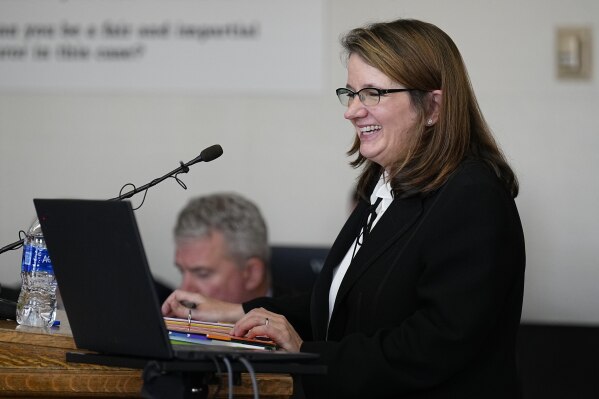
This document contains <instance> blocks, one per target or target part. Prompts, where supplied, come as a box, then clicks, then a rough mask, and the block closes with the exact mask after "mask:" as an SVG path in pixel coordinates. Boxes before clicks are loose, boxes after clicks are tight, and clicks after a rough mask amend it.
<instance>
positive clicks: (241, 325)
mask: <svg viewBox="0 0 599 399" xmlns="http://www.w3.org/2000/svg"><path fill="white" fill-rule="evenodd" d="M231 335H235V336H237V337H243V336H247V337H248V338H255V337H257V336H267V337H269V338H270V339H272V340H273V341H275V342H276V343H277V345H279V347H281V349H283V350H285V351H288V352H299V350H300V347H301V346H302V343H303V342H304V341H302V339H301V338H300V336H299V334H298V333H297V332H296V331H295V329H294V328H293V326H292V325H291V324H290V323H289V322H288V321H287V319H286V318H285V316H281V315H280V314H277V313H273V312H269V311H268V310H266V309H264V308H257V309H252V310H250V311H249V312H248V313H247V314H246V315H245V316H243V317H242V318H241V319H239V321H238V322H237V323H235V327H233V331H232V332H231Z"/></svg>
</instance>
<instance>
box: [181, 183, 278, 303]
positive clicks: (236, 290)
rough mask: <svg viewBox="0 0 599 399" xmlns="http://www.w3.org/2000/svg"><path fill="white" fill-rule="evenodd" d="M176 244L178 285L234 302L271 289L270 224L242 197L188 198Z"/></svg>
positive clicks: (221, 195) (185, 289) (217, 195)
mask: <svg viewBox="0 0 599 399" xmlns="http://www.w3.org/2000/svg"><path fill="white" fill-rule="evenodd" d="M175 245H176V249H175V265H176V266H177V268H178V269H179V271H180V272H181V277H182V280H181V285H180V287H179V289H180V290H183V291H189V292H195V293H199V294H202V295H204V296H207V297H210V298H214V299H219V300H221V301H227V302H236V303H241V302H245V301H248V300H250V299H253V298H256V297H262V296H268V295H270V294H271V292H270V272H269V268H268V264H269V261H270V248H269V246H268V239H267V228H266V223H265V222H264V219H263V217H262V215H261V213H260V210H259V209H258V208H257V207H256V205H254V204H253V203H252V202H250V201H249V200H247V199H245V198H243V197H242V196H240V195H237V194H213V195H207V196H201V197H197V198H194V199H192V200H190V201H189V203H188V204H187V205H186V206H185V208H183V209H182V210H181V212H180V213H179V216H178V218H177V224H176V226H175Z"/></svg>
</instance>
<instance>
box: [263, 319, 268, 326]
mask: <svg viewBox="0 0 599 399" xmlns="http://www.w3.org/2000/svg"><path fill="white" fill-rule="evenodd" d="M268 323H269V320H268V317H267V318H266V320H265V321H264V325H265V326H268Z"/></svg>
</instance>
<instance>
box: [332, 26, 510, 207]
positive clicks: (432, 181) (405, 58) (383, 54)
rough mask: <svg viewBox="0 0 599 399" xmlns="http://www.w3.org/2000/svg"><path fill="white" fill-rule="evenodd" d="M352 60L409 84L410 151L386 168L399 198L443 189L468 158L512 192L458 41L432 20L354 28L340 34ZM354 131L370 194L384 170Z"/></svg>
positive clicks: (362, 182) (364, 187) (363, 192)
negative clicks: (363, 150)
mask: <svg viewBox="0 0 599 399" xmlns="http://www.w3.org/2000/svg"><path fill="white" fill-rule="evenodd" d="M341 44H342V46H343V49H344V51H345V54H346V56H347V57H349V56H350V55H352V54H357V55H359V56H360V57H361V58H362V59H363V60H364V61H365V62H367V63H368V64H369V65H371V66H373V67H375V68H377V69H378V70H380V71H381V72H383V73H384V74H385V75H387V76H388V77H389V78H391V79H392V80H394V81H395V82H397V83H399V84H401V85H403V86H404V87H407V88H413V89H417V90H415V91H411V92H409V95H410V99H411V104H412V107H413V108H414V110H415V111H416V113H417V115H418V119H417V120H418V121H417V122H416V125H415V127H414V128H413V131H412V132H410V134H409V139H408V143H407V146H406V147H407V148H405V149H403V150H402V153H401V154H397V160H396V162H395V163H394V164H392V166H391V167H390V168H389V170H388V172H389V178H390V180H391V187H392V190H393V193H394V195H395V197H408V196H412V195H425V194H427V193H430V192H432V191H434V190H436V189H438V188H439V187H440V186H442V185H443V184H444V183H445V182H446V181H447V179H448V178H449V176H450V175H451V173H452V172H454V171H455V170H456V168H457V167H458V166H459V164H460V163H461V162H462V161H463V160H464V159H465V158H467V157H470V158H476V159H480V160H482V161H483V162H484V163H486V164H487V165H488V166H489V167H490V168H491V169H492V170H493V171H494V172H495V174H496V175H497V177H498V178H499V179H500V180H501V182H502V183H503V184H504V185H505V187H506V189H507V190H508V191H509V192H510V193H511V195H512V196H513V197H516V196H517V195H518V180H517V178H516V175H515V174H514V172H513V171H512V169H511V168H510V166H509V165H508V163H507V161H506V159H505V157H504V156H503V154H502V153H501V151H500V149H499V147H498V146H497V143H496V142H495V140H494V138H493V135H492V134H491V130H490V129H489V126H488V125H487V123H486V121H485V119H484V117H483V115H482V112H481V110H480V108H479V106H478V103H477V101H476V97H475V95H474V91H473V90H472V85H471V83H470V79H469V77H468V72H467V71H466V67H465V65H464V61H463V60H462V56H461V55H460V52H459V50H458V48H457V47H456V45H455V44H454V42H453V40H451V38H450V37H449V36H448V35H447V34H446V33H445V32H443V31H442V30H441V29H439V28H438V27H436V26H435V25H432V24H430V23H426V22H422V21H417V20H412V19H399V20H396V21H392V22H383V23H375V24H372V25H369V26H366V27H363V28H357V29H353V30H351V31H350V32H349V33H347V34H346V35H345V36H344V37H342V39H341ZM438 89H440V90H442V92H443V94H442V100H441V104H440V108H439V114H438V119H437V121H436V123H435V124H434V125H432V126H427V125H426V120H427V119H428V117H429V115H430V113H431V112H432V100H431V93H430V92H431V91H433V90H438ZM359 150H360V139H359V138H358V137H357V136H356V139H355V140H354V143H353V146H352V147H351V149H350V150H349V151H348V155H353V154H357V157H356V159H355V160H353V161H352V162H351V165H352V166H354V167H356V168H357V167H359V166H361V165H363V164H364V168H363V170H362V173H361V175H360V177H359V179H358V186H357V189H358V192H359V193H360V196H361V197H363V198H368V195H369V193H368V192H367V191H368V190H369V188H371V187H372V182H373V181H374V180H376V179H377V178H378V176H380V174H381V172H382V167H381V166H379V165H378V164H376V163H374V162H372V161H370V160H368V159H366V158H365V157H364V156H362V155H361V154H360V152H359Z"/></svg>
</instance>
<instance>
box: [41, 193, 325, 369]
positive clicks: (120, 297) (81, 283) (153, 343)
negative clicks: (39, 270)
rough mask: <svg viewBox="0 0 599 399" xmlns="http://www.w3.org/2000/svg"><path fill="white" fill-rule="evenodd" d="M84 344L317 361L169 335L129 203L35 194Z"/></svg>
mask: <svg viewBox="0 0 599 399" xmlns="http://www.w3.org/2000/svg"><path fill="white" fill-rule="evenodd" d="M33 202H34V205H35V209H36V212H37V215H38V218H39V221H40V224H41V226H42V231H43V233H44V238H45V240H46V245H47V246H48V252H49V254H50V257H51V259H52V264H53V266H54V273H55V275H56V279H57V282H58V287H59V290H60V295H61V297H62V300H63V303H64V307H65V310H66V313H67V316H68V318H69V324H70V326H71V330H72V333H73V338H74V340H75V344H76V345H77V348H80V349H86V350H91V351H94V352H97V354H100V355H119V356H129V357H139V358H147V359H154V360H169V359H177V360H196V361H197V360H209V359H214V358H215V356H229V357H232V358H238V357H241V356H242V357H244V358H245V359H247V360H249V361H252V362H260V361H268V362H273V361H284V362H289V361H301V360H314V359H316V358H318V355H316V354H312V353H303V352H302V353H300V352H297V353H291V352H284V351H271V350H263V349H243V348H232V347H227V346H220V345H207V346H204V345H185V344H182V345H177V344H173V343H172V342H171V341H170V339H169V334H168V331H167V329H166V326H165V323H164V319H163V316H162V313H161V310H160V307H161V303H160V302H159V301H158V297H157V295H156V292H155V287H154V280H153V276H152V274H151V271H150V267H149V265H148V261H147V258H146V254H145V251H144V247H143V243H142V238H141V235H140V232H139V229H138V226H137V222H136V219H135V215H134V212H133V208H132V206H131V203H130V202H129V201H100V200H81V199H34V201H33Z"/></svg>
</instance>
